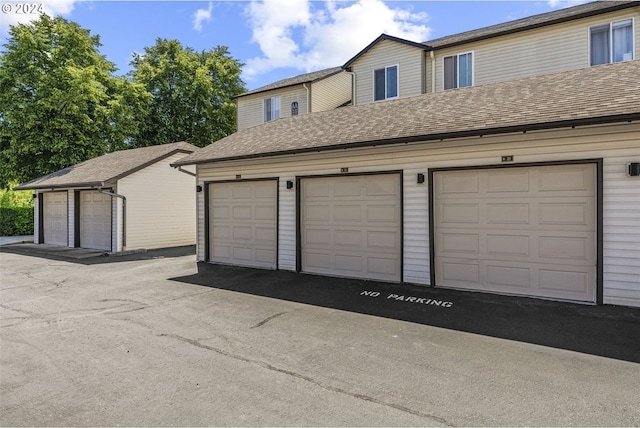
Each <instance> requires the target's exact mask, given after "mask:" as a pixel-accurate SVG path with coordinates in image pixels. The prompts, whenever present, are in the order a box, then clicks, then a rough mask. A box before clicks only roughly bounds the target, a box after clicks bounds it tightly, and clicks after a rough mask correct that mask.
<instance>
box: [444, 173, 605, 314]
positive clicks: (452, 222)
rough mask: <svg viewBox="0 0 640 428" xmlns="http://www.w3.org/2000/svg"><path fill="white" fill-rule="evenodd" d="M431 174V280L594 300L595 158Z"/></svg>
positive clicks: (529, 293)
mask: <svg viewBox="0 0 640 428" xmlns="http://www.w3.org/2000/svg"><path fill="white" fill-rule="evenodd" d="M433 179H434V214H435V219H434V226H435V273H436V285H442V286H450V287H457V288H466V289H474V290H486V291H493V292H499V293H509V294H520V295H529V296H538V297H549V298H556V299H568V300H576V301H587V302H594V301H595V289H596V265H597V262H596V168H595V165H593V164H579V165H553V166H536V167H521V168H502V169H482V170H465V171H441V172H435V173H434V176H433Z"/></svg>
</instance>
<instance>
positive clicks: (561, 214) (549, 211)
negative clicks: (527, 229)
mask: <svg viewBox="0 0 640 428" xmlns="http://www.w3.org/2000/svg"><path fill="white" fill-rule="evenodd" d="M592 210H593V206H591V204H589V203H587V202H573V203H567V202H545V203H541V204H540V205H539V216H538V222H539V223H540V224H549V225H557V224H561V225H570V226H588V225H589V224H590V223H591V222H592V215H590V213H591V211H592Z"/></svg>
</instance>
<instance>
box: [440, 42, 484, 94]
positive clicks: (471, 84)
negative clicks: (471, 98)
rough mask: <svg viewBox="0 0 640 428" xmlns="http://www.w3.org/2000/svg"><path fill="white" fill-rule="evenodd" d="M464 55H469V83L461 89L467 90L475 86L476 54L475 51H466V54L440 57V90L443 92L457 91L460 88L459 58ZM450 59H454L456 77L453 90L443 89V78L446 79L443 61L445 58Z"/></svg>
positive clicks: (459, 53) (460, 53)
mask: <svg viewBox="0 0 640 428" xmlns="http://www.w3.org/2000/svg"><path fill="white" fill-rule="evenodd" d="M464 55H471V83H470V84H469V85H467V86H463V88H468V87H471V86H475V84H476V53H475V51H472V50H471V51H466V52H458V53H455V54H451V55H444V56H443V57H442V90H443V91H448V90H449V89H458V88H460V57H461V56H464ZM451 57H455V58H456V76H455V81H456V86H455V88H448V89H445V88H444V82H445V78H446V75H447V74H446V70H445V60H446V59H447V58H451Z"/></svg>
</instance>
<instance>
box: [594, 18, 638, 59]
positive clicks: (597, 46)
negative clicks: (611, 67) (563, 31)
mask: <svg viewBox="0 0 640 428" xmlns="http://www.w3.org/2000/svg"><path fill="white" fill-rule="evenodd" d="M589 49H590V55H589V56H590V57H591V58H590V64H591V65H599V64H609V63H611V62H620V61H629V60H631V59H633V20H631V19H626V20H624V21H617V22H611V23H609V24H605V25H599V26H597V27H591V28H590V29H589Z"/></svg>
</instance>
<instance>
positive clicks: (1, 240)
mask: <svg viewBox="0 0 640 428" xmlns="http://www.w3.org/2000/svg"><path fill="white" fill-rule="evenodd" d="M25 242H33V235H23V236H0V246H2V245H9V244H21V243H25Z"/></svg>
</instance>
